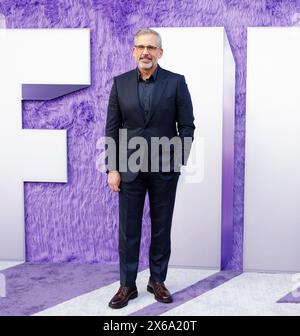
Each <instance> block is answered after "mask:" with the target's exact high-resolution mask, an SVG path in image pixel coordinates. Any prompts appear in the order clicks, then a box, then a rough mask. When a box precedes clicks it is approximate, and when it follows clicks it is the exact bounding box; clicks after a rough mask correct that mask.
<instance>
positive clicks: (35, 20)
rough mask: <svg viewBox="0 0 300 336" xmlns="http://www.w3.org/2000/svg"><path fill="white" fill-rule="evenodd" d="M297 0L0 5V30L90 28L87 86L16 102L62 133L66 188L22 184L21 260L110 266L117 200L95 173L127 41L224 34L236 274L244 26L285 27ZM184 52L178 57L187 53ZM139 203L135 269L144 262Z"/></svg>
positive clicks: (6, 1)
mask: <svg viewBox="0 0 300 336" xmlns="http://www.w3.org/2000/svg"><path fill="white" fill-rule="evenodd" d="M298 12H300V1H292V0H290V1H288V0H285V1H280V0H277V1H276V0H272V1H271V0H259V1H253V0H247V1H238V0H223V1H217V0H214V1H212V0H205V1H199V0H186V1H180V0H172V1H158V0H143V1H127V0H126V1H105V0H81V1H80V0H77V1H75V0H56V1H50V0H18V1H12V0H2V1H1V2H0V13H1V14H2V15H4V16H5V18H6V25H7V28H79V27H81V28H90V29H91V57H92V64H91V68H92V78H91V79H92V85H91V86H90V87H89V88H87V89H84V90H81V91H78V92H76V93H74V94H70V95H66V96H64V97H62V98H59V99H55V100H52V101H48V102H34V101H25V102H23V127H24V128H35V129H37V128H41V129H66V130H67V137H68V183H67V184H64V183H25V185H24V186H25V188H24V191H25V223H26V259H27V260H28V261H32V262H65V261H76V262H85V263H95V262H103V263H114V262H118V210H117V209H118V195H117V194H116V193H112V192H110V190H109V188H108V186H107V184H106V174H101V173H99V172H98V171H97V169H96V166H95V160H96V156H97V150H96V141H97V139H98V138H99V137H100V136H102V135H103V134H104V127H105V119H106V108H107V104H108V95H109V91H110V88H111V85H112V76H114V75H117V74H120V73H122V72H125V71H128V70H130V69H132V68H134V67H135V64H134V61H133V59H132V56H131V47H132V44H133V34H134V33H135V32H136V30H138V29H139V28H141V27H204V26H205V27H210V26H224V27H225V29H226V31H227V34H228V38H229V41H230V43H231V47H232V50H233V54H234V58H235V62H236V112H235V118H236V119H235V163H234V167H235V179H234V250H233V258H232V260H231V261H230V263H229V264H228V265H227V269H233V270H240V269H241V268H242V241H243V201H244V141H245V94H246V92H245V87H246V47H247V27H249V26H291V25H293V21H292V18H293V15H294V14H295V13H298ZM191 52H192V51H191V50H190V49H189V46H187V53H188V54H191ZM149 236H150V219H149V206H148V199H147V200H146V207H145V211H144V218H143V237H142V242H141V259H140V260H141V263H142V264H147V262H148V245H149V244H148V242H149Z"/></svg>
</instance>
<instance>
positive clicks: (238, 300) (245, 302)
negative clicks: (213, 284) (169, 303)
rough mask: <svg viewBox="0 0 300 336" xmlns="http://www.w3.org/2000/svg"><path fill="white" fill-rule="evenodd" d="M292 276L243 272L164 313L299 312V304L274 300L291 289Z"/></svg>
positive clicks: (297, 313) (299, 313) (257, 313)
mask: <svg viewBox="0 0 300 336" xmlns="http://www.w3.org/2000/svg"><path fill="white" fill-rule="evenodd" d="M292 276H293V275H292V274H286V273H285V274H268V273H243V274H241V275H240V276H238V277H236V278H233V279H232V280H230V281H228V282H226V283H224V284H223V285H221V286H219V287H217V288H215V289H213V290H211V291H209V292H207V293H205V294H203V295H201V296H199V297H197V298H195V299H193V300H191V301H189V302H186V303H185V304H182V305H181V306H178V307H177V308H175V309H173V310H170V311H168V312H166V313H165V314H163V315H165V316H167V315H169V316H172V315H184V316H186V315H190V316H191V315H193V316H201V315H247V316H249V315H276V316H278V315H300V304H292V303H276V301H277V300H279V299H281V298H282V297H283V296H284V295H286V294H287V293H289V292H291V291H292V290H293V289H294V288H293V286H294V285H295V281H293V279H292Z"/></svg>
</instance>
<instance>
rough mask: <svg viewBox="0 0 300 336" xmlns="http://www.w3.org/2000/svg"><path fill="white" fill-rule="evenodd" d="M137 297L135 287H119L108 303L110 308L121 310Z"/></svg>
mask: <svg viewBox="0 0 300 336" xmlns="http://www.w3.org/2000/svg"><path fill="white" fill-rule="evenodd" d="M137 296H138V291H137V288H136V286H134V287H125V286H121V287H120V288H119V290H118V291H117V293H116V294H115V295H114V296H113V298H112V299H111V300H110V301H109V304H108V305H109V307H110V308H123V307H125V306H127V304H128V301H129V300H131V299H134V298H136V297H137Z"/></svg>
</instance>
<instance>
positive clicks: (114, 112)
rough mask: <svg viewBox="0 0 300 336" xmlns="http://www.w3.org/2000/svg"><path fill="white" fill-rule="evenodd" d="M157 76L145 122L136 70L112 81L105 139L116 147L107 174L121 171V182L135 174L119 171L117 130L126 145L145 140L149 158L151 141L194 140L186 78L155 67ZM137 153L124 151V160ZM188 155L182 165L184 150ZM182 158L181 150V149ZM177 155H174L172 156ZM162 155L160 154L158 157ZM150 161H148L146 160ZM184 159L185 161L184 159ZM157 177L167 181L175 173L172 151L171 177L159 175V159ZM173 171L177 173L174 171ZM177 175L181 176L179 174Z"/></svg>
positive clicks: (172, 152)
mask: <svg viewBox="0 0 300 336" xmlns="http://www.w3.org/2000/svg"><path fill="white" fill-rule="evenodd" d="M158 67H159V68H158V73H157V78H156V82H155V86H154V91H153V96H152V103H151V109H150V113H149V114H148V116H147V118H145V114H144V111H143V109H142V107H141V105H140V103H139V96H138V83H137V69H134V70H131V71H128V72H126V73H124V74H121V75H119V76H116V77H114V78H113V85H112V88H111V92H110V96H109V104H108V111H107V120H106V128H105V136H107V137H111V138H113V139H114V140H115V142H116V145H117V159H116V166H115V167H109V170H112V169H116V170H118V171H120V174H121V179H122V180H123V181H124V182H130V181H133V180H134V179H135V178H136V176H137V175H138V172H132V171H126V172H123V171H122V170H120V161H119V157H118V155H119V150H120V151H121V152H122V149H119V144H120V142H121V139H119V130H120V129H123V130H124V129H126V131H127V138H128V141H129V140H130V139H131V138H132V137H135V136H140V137H143V138H144V139H146V141H147V143H148V146H149V147H148V155H149V153H150V142H151V137H167V138H169V139H171V138H173V137H178V136H179V137H180V138H181V139H182V140H183V138H184V137H191V140H193V139H194V129H195V125H194V115H193V105H192V101H191V96H190V93H189V90H188V87H187V84H186V82H185V77H184V76H182V75H179V74H177V73H173V72H171V71H168V70H165V69H163V68H162V67H160V66H159V65H158ZM128 141H127V143H128ZM135 150H136V149H128V148H127V149H126V153H121V154H125V156H126V157H127V158H129V156H130V155H131V154H132V153H133V152H134V151H135ZM185 150H187V153H188V154H187V155H186V156H185V160H183V161H182V162H181V164H182V165H186V163H187V158H188V155H189V152H190V148H188V149H187V148H185ZM181 151H182V154H183V147H182V148H181ZM175 154H176V153H175ZM159 155H161V153H160V154H159ZM149 158H150V157H149ZM183 159H184V157H183ZM159 161H160V167H159V174H160V176H161V178H163V179H168V178H170V176H171V175H172V171H174V150H173V151H172V149H171V155H170V167H171V173H167V172H162V171H161V157H159ZM149 169H150V167H149ZM176 171H180V169H179V168H178V167H177V168H176ZM178 174H180V172H178Z"/></svg>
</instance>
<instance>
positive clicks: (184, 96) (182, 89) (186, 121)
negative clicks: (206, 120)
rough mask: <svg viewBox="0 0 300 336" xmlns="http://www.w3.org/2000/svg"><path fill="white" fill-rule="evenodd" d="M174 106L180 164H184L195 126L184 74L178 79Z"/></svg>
mask: <svg viewBox="0 0 300 336" xmlns="http://www.w3.org/2000/svg"><path fill="white" fill-rule="evenodd" d="M176 106H177V110H176V116H177V120H176V121H177V130H178V135H179V137H180V138H181V142H182V165H184V166H185V165H186V164H187V161H188V157H189V155H190V150H191V145H192V142H193V140H194V130H195V128H196V127H195V125H194V115H193V104H192V100H191V95H190V92H189V89H188V87H187V84H186V82H185V77H184V76H180V79H179V81H178V85H177V98H176Z"/></svg>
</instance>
